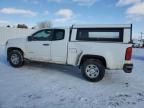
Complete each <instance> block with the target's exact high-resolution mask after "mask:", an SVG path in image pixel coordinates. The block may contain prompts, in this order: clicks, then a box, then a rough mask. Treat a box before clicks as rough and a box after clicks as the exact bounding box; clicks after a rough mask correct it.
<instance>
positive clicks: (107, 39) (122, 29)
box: [76, 28, 124, 42]
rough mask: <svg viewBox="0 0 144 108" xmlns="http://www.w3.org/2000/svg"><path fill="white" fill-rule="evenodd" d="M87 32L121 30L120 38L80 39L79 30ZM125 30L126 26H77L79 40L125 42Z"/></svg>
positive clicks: (77, 38)
mask: <svg viewBox="0 0 144 108" xmlns="http://www.w3.org/2000/svg"><path fill="white" fill-rule="evenodd" d="M83 30H84V31H87V32H119V38H88V37H87V38H86V39H80V38H79V36H78V35H79V32H80V31H83ZM123 31H124V28H77V35H76V40H78V41H114V42H123V34H124V33H123Z"/></svg>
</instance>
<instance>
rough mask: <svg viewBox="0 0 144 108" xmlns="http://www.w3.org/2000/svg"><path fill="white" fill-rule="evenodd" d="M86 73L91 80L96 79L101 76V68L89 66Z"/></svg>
mask: <svg viewBox="0 0 144 108" xmlns="http://www.w3.org/2000/svg"><path fill="white" fill-rule="evenodd" d="M85 71H86V75H87V76H88V77H90V78H96V77H97V76H98V75H99V68H98V67H97V66H96V65H94V64H90V65H87V67H86V70H85Z"/></svg>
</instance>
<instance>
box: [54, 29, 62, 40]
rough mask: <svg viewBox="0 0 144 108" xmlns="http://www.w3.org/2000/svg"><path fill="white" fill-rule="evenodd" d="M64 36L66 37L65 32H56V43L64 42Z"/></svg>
mask: <svg viewBox="0 0 144 108" xmlns="http://www.w3.org/2000/svg"><path fill="white" fill-rule="evenodd" d="M64 35H65V31H64V30H62V29H61V30H55V31H54V39H53V40H54V41H56V40H63V39H64Z"/></svg>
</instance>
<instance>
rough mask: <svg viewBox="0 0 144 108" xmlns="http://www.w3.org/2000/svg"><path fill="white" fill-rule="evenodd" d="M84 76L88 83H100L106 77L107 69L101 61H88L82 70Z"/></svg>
mask: <svg viewBox="0 0 144 108" xmlns="http://www.w3.org/2000/svg"><path fill="white" fill-rule="evenodd" d="M81 72H82V75H83V76H84V78H86V79H87V80H88V81H91V82H98V81H100V80H102V79H103V77H104V75H105V67H104V66H103V65H102V63H101V61H99V60H91V59H90V60H86V61H85V62H84V63H83V65H82V68H81Z"/></svg>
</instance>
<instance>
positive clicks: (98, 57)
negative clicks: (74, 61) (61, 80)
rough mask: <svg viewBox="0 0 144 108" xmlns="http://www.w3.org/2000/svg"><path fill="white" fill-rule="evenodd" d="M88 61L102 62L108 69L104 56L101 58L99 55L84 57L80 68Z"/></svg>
mask: <svg viewBox="0 0 144 108" xmlns="http://www.w3.org/2000/svg"><path fill="white" fill-rule="evenodd" d="M88 59H97V60H100V61H101V62H102V64H103V65H104V67H105V68H107V63H106V59H105V58H104V57H103V56H99V55H83V56H82V57H81V59H80V62H79V67H80V66H81V65H82V64H83V63H84V62H85V61H86V60H88Z"/></svg>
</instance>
